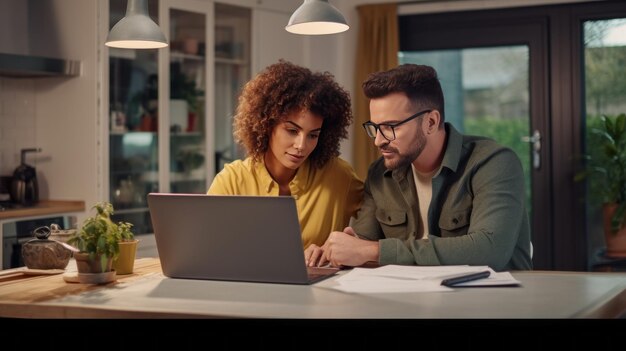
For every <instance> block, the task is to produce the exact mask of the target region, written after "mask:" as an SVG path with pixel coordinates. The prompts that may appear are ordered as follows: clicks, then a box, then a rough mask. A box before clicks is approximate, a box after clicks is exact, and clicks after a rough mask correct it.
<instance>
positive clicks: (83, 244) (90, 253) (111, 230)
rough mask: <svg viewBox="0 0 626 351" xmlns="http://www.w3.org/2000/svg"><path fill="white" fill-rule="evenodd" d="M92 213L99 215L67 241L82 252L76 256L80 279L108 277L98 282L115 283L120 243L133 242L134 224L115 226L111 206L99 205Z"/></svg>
mask: <svg viewBox="0 0 626 351" xmlns="http://www.w3.org/2000/svg"><path fill="white" fill-rule="evenodd" d="M92 209H95V210H96V214H95V215H94V216H93V217H90V218H87V219H85V221H84V222H83V225H82V227H81V228H80V230H78V231H77V232H76V234H74V235H73V236H72V237H71V238H70V239H69V240H68V244H71V245H74V246H76V247H77V248H78V250H80V252H75V253H74V258H75V259H76V266H77V268H78V273H79V278H80V276H81V274H83V275H84V274H103V273H107V274H103V275H102V277H100V278H95V279H96V282H99V283H103V282H107V281H112V280H113V279H114V277H115V271H114V270H113V260H114V259H116V258H117V257H118V255H119V252H120V242H121V241H122V240H123V239H124V238H131V239H132V232H131V231H130V229H131V227H132V224H130V223H125V222H119V223H117V224H116V223H113V221H112V220H111V215H112V214H113V205H111V204H110V203H108V202H102V203H98V204H96V205H95V206H94V207H92Z"/></svg>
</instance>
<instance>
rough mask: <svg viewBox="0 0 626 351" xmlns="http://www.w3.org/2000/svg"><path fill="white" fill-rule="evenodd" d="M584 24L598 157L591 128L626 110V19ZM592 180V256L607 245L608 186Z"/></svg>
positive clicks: (589, 137) (589, 112)
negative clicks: (604, 222) (605, 204)
mask: <svg viewBox="0 0 626 351" xmlns="http://www.w3.org/2000/svg"><path fill="white" fill-rule="evenodd" d="M583 28H584V34H583V42H584V92H585V114H586V121H585V124H586V127H585V128H586V130H585V139H586V140H585V144H586V149H587V150H586V153H589V154H590V155H591V156H592V157H598V156H600V155H601V151H602V150H595V149H593V148H591V147H590V146H591V145H596V144H598V143H599V141H598V139H597V135H594V134H593V133H592V132H591V131H592V130H593V129H594V128H595V127H597V126H598V124H599V123H600V122H601V120H600V118H599V117H600V116H602V115H618V114H620V113H626V80H625V79H624V77H626V19H625V18H620V19H611V20H599V21H587V22H585V23H584V24H583ZM588 184H589V188H588V195H589V196H588V197H587V198H588V199H589V200H590V201H588V202H587V233H588V235H587V241H588V244H589V245H588V249H589V255H590V257H592V258H596V257H597V256H599V255H602V254H603V250H604V245H605V243H604V233H603V228H602V213H601V210H602V209H601V206H600V204H601V203H602V202H603V201H604V199H603V197H602V195H603V194H604V193H603V190H605V189H607V188H606V187H604V185H603V184H600V183H598V182H595V181H594V178H590V179H589V183H588ZM597 195H600V196H597ZM593 263H594V259H591V260H590V264H593Z"/></svg>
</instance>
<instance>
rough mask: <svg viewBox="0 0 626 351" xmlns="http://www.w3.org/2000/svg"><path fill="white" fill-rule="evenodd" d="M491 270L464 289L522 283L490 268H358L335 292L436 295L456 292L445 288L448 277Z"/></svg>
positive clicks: (338, 280)
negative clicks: (484, 276) (423, 293)
mask: <svg viewBox="0 0 626 351" xmlns="http://www.w3.org/2000/svg"><path fill="white" fill-rule="evenodd" d="M485 270H488V271H490V272H491V274H490V276H489V277H488V278H484V279H479V280H473V281H470V282H465V283H461V284H459V285H457V286H458V287H461V286H503V285H505V286H511V285H519V284H520V282H519V281H518V280H516V279H515V278H513V276H512V275H511V273H509V272H500V273H496V272H495V271H494V270H492V269H491V268H489V267H488V266H398V265H387V266H383V267H379V268H374V269H369V268H354V269H353V270H352V271H350V272H348V273H346V274H344V275H342V276H341V277H339V278H338V279H336V280H335V282H337V283H338V285H336V286H333V288H334V289H337V290H341V291H344V292H352V293H393V292H434V291H453V290H454V289H452V288H448V287H445V286H443V285H441V281H442V280H443V279H445V278H446V277H449V276H451V275H457V274H465V273H474V272H480V271H485Z"/></svg>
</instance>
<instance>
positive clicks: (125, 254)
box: [113, 222, 139, 274]
mask: <svg viewBox="0 0 626 351" xmlns="http://www.w3.org/2000/svg"><path fill="white" fill-rule="evenodd" d="M132 226H133V225H132V224H131V223H128V222H118V223H117V227H118V231H119V233H120V237H121V239H120V241H119V242H118V246H119V249H120V250H119V255H118V256H117V257H116V258H114V259H113V268H114V269H115V272H116V273H117V274H132V273H133V269H134V267H135V253H136V252H137V244H138V243H139V240H137V239H135V236H134V235H133V232H132V231H131V228H132Z"/></svg>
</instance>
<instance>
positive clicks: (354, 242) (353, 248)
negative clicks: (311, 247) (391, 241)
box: [320, 227, 378, 267]
mask: <svg viewBox="0 0 626 351" xmlns="http://www.w3.org/2000/svg"><path fill="white" fill-rule="evenodd" d="M321 251H322V257H321V258H320V263H325V262H330V264H331V265H333V266H335V267H339V266H351V267H356V266H360V265H362V264H364V263H365V262H368V261H378V242H377V241H370V240H363V239H359V238H358V236H357V234H356V233H355V232H354V229H352V228H351V227H346V228H345V229H344V230H343V232H332V233H330V235H329V236H328V239H326V242H325V243H324V245H323V246H322V248H321Z"/></svg>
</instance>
